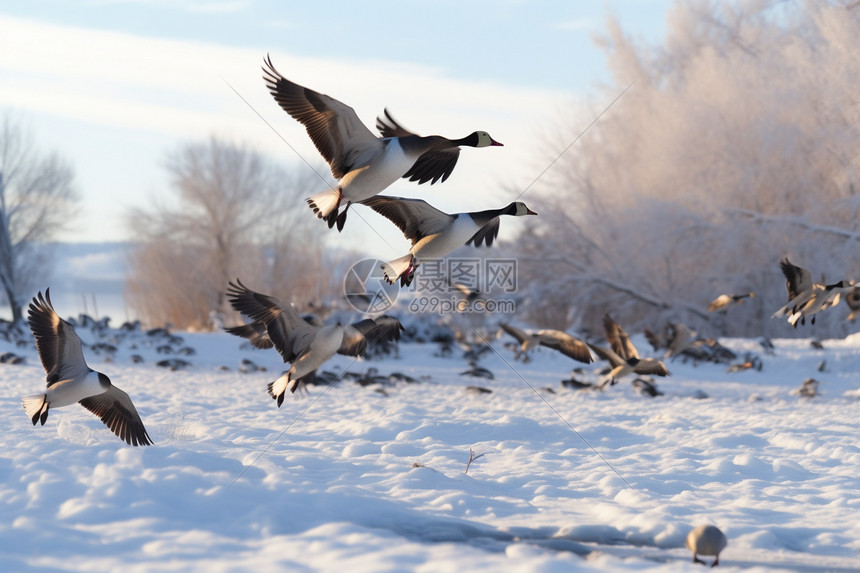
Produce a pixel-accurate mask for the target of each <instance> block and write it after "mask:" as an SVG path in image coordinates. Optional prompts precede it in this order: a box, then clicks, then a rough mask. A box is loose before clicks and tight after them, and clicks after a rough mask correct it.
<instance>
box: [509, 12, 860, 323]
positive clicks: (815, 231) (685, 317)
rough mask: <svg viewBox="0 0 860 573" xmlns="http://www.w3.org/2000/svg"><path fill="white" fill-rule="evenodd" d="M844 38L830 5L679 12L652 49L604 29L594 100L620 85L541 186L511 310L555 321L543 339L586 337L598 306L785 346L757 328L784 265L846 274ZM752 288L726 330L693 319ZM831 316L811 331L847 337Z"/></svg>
mask: <svg viewBox="0 0 860 573" xmlns="http://www.w3.org/2000/svg"><path fill="white" fill-rule="evenodd" d="M858 29H860V13H857V12H846V10H845V9H844V6H843V5H842V4H841V3H839V2H835V1H834V2H826V1H825V2H797V3H791V2H789V3H786V2H776V1H772V0H739V1H738V2H731V3H714V2H710V1H706V0H690V1H688V2H679V3H677V4H676V5H675V6H674V7H673V9H672V12H671V13H670V16H669V31H668V34H667V37H666V39H665V41H664V42H663V43H662V45H658V46H647V45H642V44H639V43H637V42H636V41H635V40H632V39H630V38H629V37H627V36H625V35H624V33H623V32H622V30H621V28H620V26H619V25H618V24H617V22H614V21H612V22H610V26H609V30H610V32H609V36H608V38H606V39H604V40H603V45H604V47H605V49H606V51H607V53H608V55H609V61H610V67H611V68H612V70H613V73H614V74H615V80H614V86H613V87H612V88H611V90H610V91H608V97H607V101H608V100H609V99H611V97H613V96H614V95H615V94H617V93H618V92H619V91H621V89H623V88H624V87H625V86H627V85H630V84H631V82H633V84H632V87H631V89H630V90H629V92H627V93H626V94H625V96H624V97H623V98H621V99H620V100H619V101H618V102H617V103H616V104H615V105H614V106H613V107H612V108H611V109H610V110H609V111H608V113H606V115H605V116H604V117H603V118H602V119H601V120H600V122H599V123H598V124H597V125H595V126H594V127H593V128H592V131H589V133H588V134H586V137H584V138H583V139H582V140H581V141H580V142H579V143H578V144H577V147H576V148H575V149H572V150H571V151H570V152H569V153H568V154H566V155H565V156H564V158H563V159H562V160H561V161H559V162H558V165H557V166H556V167H559V169H557V170H555V171H554V172H553V175H554V178H553V177H552V176H549V177H548V178H547V179H546V181H542V183H543V184H544V187H543V189H541V191H542V192H543V194H542V197H541V198H540V200H541V201H542V202H543V205H542V206H541V205H538V207H540V208H539V209H538V210H539V212H540V213H541V217H540V218H539V219H540V221H538V223H539V224H540V226H539V227H537V228H529V229H527V231H526V233H525V234H524V236H523V237H522V238H521V239H520V240H519V245H520V246H521V247H522V253H521V256H522V259H523V265H522V266H521V269H523V270H524V271H525V272H524V276H525V277H526V278H528V277H532V279H533V280H531V284H530V285H528V288H526V289H523V290H524V298H525V302H524V304H525V305H526V306H529V307H531V308H533V309H539V308H541V307H546V308H551V309H554V312H552V313H549V312H544V313H543V314H545V315H548V316H551V317H552V320H554V321H556V323H555V324H553V325H552V326H555V327H565V326H570V325H571V324H578V325H580V326H583V327H591V328H592V329H594V330H596V331H599V321H600V318H601V317H602V315H603V314H604V312H606V311H611V312H612V313H613V316H617V317H618V318H619V319H620V320H624V321H625V323H627V324H631V325H634V324H637V323H638V324H640V325H641V324H643V323H644V324H649V325H651V326H652V328H653V327H654V326H655V324H654V323H655V322H661V321H667V320H670V319H672V320H682V321H685V322H689V323H692V324H693V325H694V326H696V327H698V328H700V329H702V330H704V331H708V333H709V334H734V335H747V336H748V335H756V334H763V333H768V334H771V335H790V334H791V333H792V332H793V329H790V328H789V327H788V326H787V325H785V324H782V323H781V322H780V321H771V320H770V318H769V317H770V315H771V313H772V312H773V311H774V310H776V309H777V308H778V307H779V306H781V305H782V304H783V303H784V302H785V300H784V298H785V296H786V295H785V289H784V288H783V284H784V281H783V280H782V278H781V275H780V272H779V267H778V265H777V261H778V260H779V258H780V257H781V256H783V255H787V254H788V255H791V258H792V260H793V261H797V262H798V264H804V265H806V266H807V267H808V268H810V269H813V272H814V273H816V278H818V277H817V275H818V273H826V275H827V276H828V278H831V279H832V280H833V281H835V280H838V279H842V278H860V249H858V242H857V235H858V228H857V220H858V219H857V213H858V209H860V196H858V183H860V105H858V99H857V93H858V78H860V58H857V47H856V38H857V31H858ZM596 107H597V109H596V111H595V113H597V112H599V111H601V109H600V108H601V107H602V104H601V105H600V106H596ZM571 131H572V132H574V133H575V132H576V131H578V129H577V127H576V126H575V127H574V128H573V129H571ZM562 143H563V142H562ZM556 147H560V148H563V145H559V146H556ZM556 153H557V152H556ZM547 184H548V185H547ZM547 191H548V192H547ZM530 200H534V201H537V199H530ZM750 290H753V291H755V292H756V297H755V299H754V300H751V301H747V302H745V303H744V305H742V306H741V307H739V308H740V309H742V311H740V310H738V311H732V313H730V315H729V318H728V319H727V318H725V317H721V316H715V315H710V314H708V313H707V312H706V308H707V304H708V301H709V300H711V299H713V298H714V297H715V296H717V295H719V294H721V293H723V292H748V291H750ZM530 314H531V315H532V316H540V315H541V313H540V312H539V311H537V310H530ZM844 314H845V313H842V314H841V315H840V314H839V313H837V312H835V311H834V312H833V313H828V316H825V317H822V320H820V321H819V323H818V324H816V329H817V331H816V332H817V333H821V331H822V330H824V332H829V333H832V334H835V333H844V329H845V327H844V326H842V324H843V323H844ZM783 322H784V321H783ZM828 322H829V323H830V324H828ZM559 323H564V324H559ZM837 323H838V324H837ZM657 326H659V325H657ZM805 334H807V335H808V332H807V333H805Z"/></svg>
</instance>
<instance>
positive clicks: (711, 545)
mask: <svg viewBox="0 0 860 573" xmlns="http://www.w3.org/2000/svg"><path fill="white" fill-rule="evenodd" d="M686 545H687V549H689V550H690V551H692V552H693V563H701V564H702V565H704V564H705V562H704V561H702V560H701V559H699V555H713V556H714V562H713V563H712V564H711V567H716V566H717V565H719V564H720V552H721V551H722V550H723V549H725V548H726V545H728V540H726V536H725V534H724V533H723V532H722V531H720V530H719V528H717V527H715V526H713V525H700V526H698V527H696V528H694V529H693V530H692V531H690V533H688V534H687V541H686Z"/></svg>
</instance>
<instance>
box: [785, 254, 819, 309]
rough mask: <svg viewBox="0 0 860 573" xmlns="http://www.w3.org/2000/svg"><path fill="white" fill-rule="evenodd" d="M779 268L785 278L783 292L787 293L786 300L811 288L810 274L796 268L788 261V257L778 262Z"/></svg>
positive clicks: (801, 268)
mask: <svg viewBox="0 0 860 573" xmlns="http://www.w3.org/2000/svg"><path fill="white" fill-rule="evenodd" d="M779 268H780V269H782V274H783V275H784V276H785V290H786V291H787V292H788V300H792V299H794V298H797V296H798V295H799V294H800V293H802V292H804V291H808V290H809V289H811V288H812V273H810V272H809V271H808V270H806V269H804V268H803V267H798V266H797V265H794V264H792V263H791V261H789V260H788V257H785V258H783V259H782V260H781V261H779Z"/></svg>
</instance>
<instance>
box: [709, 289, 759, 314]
mask: <svg viewBox="0 0 860 573" xmlns="http://www.w3.org/2000/svg"><path fill="white" fill-rule="evenodd" d="M754 296H755V293H753V292H745V293H741V294H721V295H720V296H718V297H717V298H715V299H714V300H712V301H711V304H709V305H708V312H714V311H719V312H721V313H723V314H725V313H726V312H728V309H729V307H731V306H734V305H737V304H741V303H742V302H743V301H744V299H745V298H753V297H754Z"/></svg>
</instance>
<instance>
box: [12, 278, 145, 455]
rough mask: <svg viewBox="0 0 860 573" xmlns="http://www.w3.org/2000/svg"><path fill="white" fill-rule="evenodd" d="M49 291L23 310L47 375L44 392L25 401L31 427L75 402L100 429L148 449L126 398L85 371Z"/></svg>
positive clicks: (97, 374) (75, 341)
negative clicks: (97, 419) (49, 413)
mask: <svg viewBox="0 0 860 573" xmlns="http://www.w3.org/2000/svg"><path fill="white" fill-rule="evenodd" d="M50 291H51V289H48V290H46V291H45V296H44V297H42V293H41V292H40V293H39V294H38V296H37V297H33V301H32V302H31V303H30V308H29V310H28V314H29V317H28V321H29V323H30V330H32V331H33V336H34V337H35V338H36V349H37V350H38V351H39V359H40V360H41V361H42V366H43V367H44V368H45V372H47V377H46V378H47V381H48V391H47V392H45V393H44V394H38V395H35V396H26V397H25V398H24V399H23V403H24V411H25V412H27V416H29V417H30V420H31V421H32V422H33V425H34V426H35V425H36V422H41V423H42V425H43V426H44V425H45V420H47V419H48V411H49V410H51V409H53V408H62V407H63V406H69V405H71V404H74V403H75V402H78V403H80V405H81V406H83V407H84V408H86V409H87V410H89V411H90V412H92V413H93V414H95V415H96V416H98V417H99V418H100V419H101V421H102V422H103V423H104V425H105V426H107V427H108V428H110V430H111V431H112V432H113V433H114V434H116V435H117V436H118V437H119V438H121V439H123V440H125V442H126V443H127V444H131V445H133V446H148V445H151V444H152V440H151V439H150V437H149V434H147V432H146V428H144V426H143V422H142V421H141V419H140V416H139V415H138V413H137V410H136V409H135V407H134V404H133V403H132V402H131V398H129V397H128V394H126V393H125V392H123V391H122V390H120V389H119V388H117V387H116V386H114V385H113V384H111V381H110V379H109V378H108V377H107V376H105V375H104V374H102V373H101V372H96V371H94V370H92V369H91V368H90V367H89V366H87V363H86V361H85V360H84V353H83V349H82V347H81V339H80V338H79V337H78V335H77V334H76V333H75V330H74V329H73V328H72V325H71V324H69V323H68V322H66V321H65V320H63V319H61V318H60V316H59V315H58V314H57V313H56V311H55V310H54V306H53V304H52V303H51V292H50Z"/></svg>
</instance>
